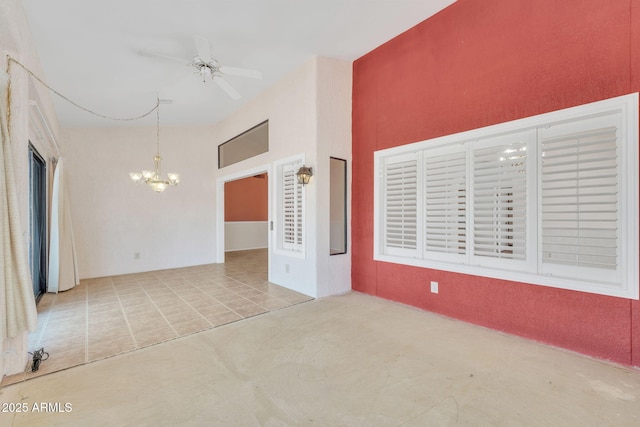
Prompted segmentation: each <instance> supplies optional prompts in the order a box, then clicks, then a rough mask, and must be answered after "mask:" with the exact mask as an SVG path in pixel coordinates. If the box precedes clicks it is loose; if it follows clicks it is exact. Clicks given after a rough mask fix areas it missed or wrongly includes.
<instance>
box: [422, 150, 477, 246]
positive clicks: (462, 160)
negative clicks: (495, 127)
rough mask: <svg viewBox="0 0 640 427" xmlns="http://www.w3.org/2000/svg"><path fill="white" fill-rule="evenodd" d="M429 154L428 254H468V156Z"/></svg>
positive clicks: (426, 180)
mask: <svg viewBox="0 0 640 427" xmlns="http://www.w3.org/2000/svg"><path fill="white" fill-rule="evenodd" d="M428 153H429V152H428V151H427V152H425V163H424V164H425V168H424V183H425V186H424V197H425V214H424V216H425V250H426V251H431V252H441V253H452V254H465V253H466V238H467V237H466V227H467V211H466V203H467V200H466V185H467V184H466V168H467V165H466V153H465V152H464V151H459V152H452V153H448V154H443V155H433V156H431V155H429V154H428Z"/></svg>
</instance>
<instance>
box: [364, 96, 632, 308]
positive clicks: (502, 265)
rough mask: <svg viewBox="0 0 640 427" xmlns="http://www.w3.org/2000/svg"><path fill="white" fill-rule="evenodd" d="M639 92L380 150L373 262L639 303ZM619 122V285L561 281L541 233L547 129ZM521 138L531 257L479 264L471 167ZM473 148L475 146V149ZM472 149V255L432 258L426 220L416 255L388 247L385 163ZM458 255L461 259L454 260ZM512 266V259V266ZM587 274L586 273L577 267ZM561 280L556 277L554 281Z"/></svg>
mask: <svg viewBox="0 0 640 427" xmlns="http://www.w3.org/2000/svg"><path fill="white" fill-rule="evenodd" d="M638 111H639V109H638V93H633V94H629V95H624V96H620V97H616V98H611V99H607V100H604V101H598V102H594V103H590V104H585V105H581V106H578V107H572V108H567V109H564V110H559V111H554V112H550V113H545V114H541V115H538V116H533V117H528V118H524V119H520V120H514V121H511V122H506V123H501V124H497V125H493V126H488V127H485V128H480V129H474V130H471V131H467V132H462V133H458V134H453V135H447V136H444V137H440V138H435V139H431V140H426V141H420V142H416V143H412V144H407V145H403V146H399V147H394V148H389V149H385V150H380V151H376V152H375V153H374V254H373V256H374V259H375V260H377V261H384V262H392V263H397V264H404V265H412V266H418V267H424V268H430V269H437V270H445V271H451V272H456V273H463V274H470V275H478V276H484V277H492V278H496V279H502V280H508V281H513V282H523V283H530V284H535V285H542V286H548V287H554V288H561V289H568V290H575V291H582V292H589V293H594V294H601V295H609V296H614V297H621V298H629V299H636V300H637V299H638V296H639V289H638V288H639V286H638V277H639V274H638V255H639V254H640V249H639V243H638V242H639V240H640V239H639V236H638V231H639V225H638V213H639V212H640V209H639V207H638V199H639V197H638V189H639V188H640V185H639V181H638V169H639V165H638ZM612 114H616V115H619V120H620V127H619V132H618V142H617V144H618V159H619V160H618V176H619V179H618V186H619V199H618V204H619V213H620V215H619V220H618V230H619V239H618V258H619V259H618V264H617V265H618V268H617V274H618V275H617V277H616V278H615V279H608V280H601V278H600V279H599V278H597V277H596V278H594V277H595V276H593V277H590V276H588V275H587V276H585V275H584V274H582V275H581V274H578V273H575V272H574V273H571V271H572V269H571V268H560V269H557V270H560V271H561V274H562V275H563V276H562V277H560V276H558V275H557V273H555V272H554V271H553V270H554V268H546V269H544V268H543V266H542V264H543V263H542V259H541V258H542V234H541V230H540V229H541V226H540V224H541V217H542V213H541V197H542V195H541V194H539V193H541V191H539V188H541V187H540V179H541V175H542V172H541V171H542V167H541V151H540V150H541V148H540V147H541V142H540V141H541V134H542V129H545V128H547V127H550V126H554V125H557V124H565V123H570V122H573V121H579V120H583V119H591V118H597V117H601V116H607V115H612ZM519 132H522V133H524V134H526V135H527V156H526V169H527V172H526V174H527V190H526V191H527V195H526V200H527V201H526V205H527V209H526V258H525V260H524V261H521V262H502V261H501V260H497V261H500V262H493V261H495V260H491V261H489V262H486V260H482V261H481V262H480V263H478V262H476V261H477V260H476V258H480V257H474V256H473V248H472V245H473V242H471V241H470V240H469V235H470V233H472V232H473V230H472V228H471V227H472V221H471V218H472V216H473V209H472V207H473V177H472V174H473V165H472V162H471V161H470V160H469V159H472V157H473V156H472V151H473V148H474V147H475V146H477V144H482V143H483V141H486V140H490V139H492V138H501V137H503V136H505V135H509V134H516V133H519ZM474 144H475V145H474ZM451 149H453V150H466V152H467V168H468V169H467V173H466V175H467V188H466V194H465V195H466V199H467V208H466V216H467V226H466V234H467V237H468V238H467V242H466V253H465V255H464V256H460V254H445V253H442V254H439V255H433V254H430V253H429V252H428V251H425V250H424V248H423V247H422V244H423V240H424V236H425V230H424V228H425V227H424V226H423V225H422V224H423V222H424V220H423V219H420V220H418V230H417V233H418V236H420V246H419V247H418V251H417V255H416V256H412V255H411V256H403V255H398V254H393V253H390V252H389V251H387V250H386V249H385V248H384V228H383V224H382V215H383V211H382V209H383V200H382V197H383V192H382V188H383V187H382V186H383V185H384V164H385V161H386V159H387V158H390V157H395V156H401V155H406V156H418V158H422V157H423V156H429V155H430V154H433V153H436V152H447V150H451ZM424 167H425V166H424V161H420V162H419V169H420V171H419V176H420V177H421V181H420V182H422V175H423V168H424ZM424 203H425V202H424V200H423V196H422V193H419V196H418V206H421V209H424ZM453 255H455V256H453ZM506 261H514V260H506ZM577 268H578V269H581V268H582V267H577ZM554 274H556V275H554Z"/></svg>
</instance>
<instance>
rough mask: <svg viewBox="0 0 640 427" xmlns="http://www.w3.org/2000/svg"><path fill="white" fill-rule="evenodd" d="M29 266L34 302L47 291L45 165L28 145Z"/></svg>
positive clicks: (40, 157)
mask: <svg viewBox="0 0 640 427" xmlns="http://www.w3.org/2000/svg"><path fill="white" fill-rule="evenodd" d="M29 222H30V224H29V226H30V232H31V240H30V242H29V264H30V266H31V278H32V279H33V295H34V296H35V298H36V301H38V300H39V299H40V297H41V296H42V294H44V293H45V292H46V291H47V165H46V163H45V161H44V159H43V158H42V156H40V154H39V153H38V152H37V151H36V149H35V148H34V147H33V146H32V145H31V144H29Z"/></svg>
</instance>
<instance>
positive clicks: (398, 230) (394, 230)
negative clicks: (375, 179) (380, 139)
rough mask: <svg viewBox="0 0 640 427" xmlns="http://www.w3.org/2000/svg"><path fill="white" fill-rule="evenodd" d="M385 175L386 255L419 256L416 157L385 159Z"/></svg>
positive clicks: (384, 221) (384, 233) (383, 187)
mask: <svg viewBox="0 0 640 427" xmlns="http://www.w3.org/2000/svg"><path fill="white" fill-rule="evenodd" d="M383 173H384V178H383V184H382V191H383V228H384V231H383V235H384V248H385V249H384V250H385V253H388V254H395V255H405V256H416V255H417V253H418V251H417V249H418V160H417V154H415V153H412V154H410V155H400V156H395V157H392V158H388V159H386V161H385V165H384V172H383Z"/></svg>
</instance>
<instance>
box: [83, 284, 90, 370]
mask: <svg viewBox="0 0 640 427" xmlns="http://www.w3.org/2000/svg"><path fill="white" fill-rule="evenodd" d="M85 288H86V290H85V299H84V303H85V315H86V319H85V326H86V330H85V333H84V363H89V285H88V284H87V285H85Z"/></svg>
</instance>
